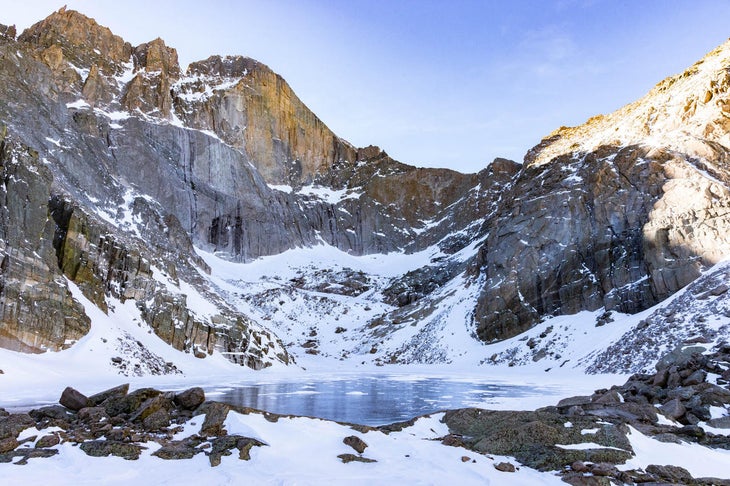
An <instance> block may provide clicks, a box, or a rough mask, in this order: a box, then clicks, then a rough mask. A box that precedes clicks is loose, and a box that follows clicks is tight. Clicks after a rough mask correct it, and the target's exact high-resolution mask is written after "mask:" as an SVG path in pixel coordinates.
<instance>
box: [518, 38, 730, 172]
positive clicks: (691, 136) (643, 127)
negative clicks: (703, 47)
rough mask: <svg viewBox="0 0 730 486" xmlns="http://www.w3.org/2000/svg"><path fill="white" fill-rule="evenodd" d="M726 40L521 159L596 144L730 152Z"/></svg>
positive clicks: (707, 154)
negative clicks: (682, 68)
mask: <svg viewBox="0 0 730 486" xmlns="http://www.w3.org/2000/svg"><path fill="white" fill-rule="evenodd" d="M728 119H730V40H728V41H727V42H725V43H723V44H722V45H720V46H719V47H717V48H716V49H714V50H713V51H711V52H710V53H708V54H707V55H706V56H705V57H704V58H702V59H701V60H699V61H698V62H696V63H695V64H694V65H693V66H691V67H690V68H688V69H687V70H685V71H684V72H683V73H681V74H677V75H674V76H670V77H668V78H666V79H665V80H663V81H661V82H660V83H658V84H657V85H656V86H655V87H654V88H653V89H652V90H651V91H649V93H647V94H646V95H645V96H644V97H643V98H641V99H639V100H637V101H635V102H633V103H630V104H628V105H626V106H624V107H623V108H621V109H619V110H617V111H615V112H613V113H611V114H609V115H598V116H595V117H592V118H591V119H589V120H588V121H587V122H586V123H585V124H583V125H580V126H578V127H561V128H559V129H557V130H555V131H554V132H553V133H551V134H550V135H548V136H547V137H546V138H545V139H543V141H542V142H541V143H540V144H539V145H537V146H536V147H535V148H533V149H532V150H530V151H529V152H528V154H527V155H526V156H525V162H526V163H528V164H536V165H539V164H543V163H546V162H548V161H550V160H551V159H553V158H555V157H558V156H559V155H562V154H567V153H572V152H591V151H594V150H596V149H597V148H598V147H600V146H601V145H606V146H627V145H633V144H639V145H646V146H653V147H661V148H665V149H670V150H676V151H680V152H683V153H687V154H691V155H693V156H695V157H699V158H703V159H707V160H713V159H716V158H717V157H718V154H717V150H716V149H717V145H716V144H719V145H722V146H723V147H730V135H729V133H730V130H729V129H730V122H728Z"/></svg>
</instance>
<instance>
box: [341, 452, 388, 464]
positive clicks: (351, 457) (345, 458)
mask: <svg viewBox="0 0 730 486" xmlns="http://www.w3.org/2000/svg"><path fill="white" fill-rule="evenodd" d="M337 457H338V458H340V460H341V461H342V462H343V463H344V464H347V463H348V462H378V461H376V460H375V459H368V458H367V457H362V456H356V455H355V454H339V455H338V456H337Z"/></svg>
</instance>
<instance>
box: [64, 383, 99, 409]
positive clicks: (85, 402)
mask: <svg viewBox="0 0 730 486" xmlns="http://www.w3.org/2000/svg"><path fill="white" fill-rule="evenodd" d="M58 403H60V404H61V405H63V406H64V407H66V408H68V409H69V410H73V411H74V412H78V411H79V410H81V409H82V408H86V407H91V406H93V405H94V404H93V402H92V401H91V400H89V397H87V396H86V395H84V394H83V393H81V392H80V391H78V390H76V389H74V388H71V387H70V386H67V387H66V389H65V390H63V393H61V398H60V399H59V400H58Z"/></svg>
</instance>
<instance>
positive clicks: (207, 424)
mask: <svg viewBox="0 0 730 486" xmlns="http://www.w3.org/2000/svg"><path fill="white" fill-rule="evenodd" d="M230 409H231V407H230V406H228V405H226V404H225V403H220V402H212V403H210V404H209V405H208V406H207V408H206V409H205V420H204V421H203V425H202V426H201V427H200V435H201V436H202V437H219V436H221V435H226V430H225V428H224V427H223V423H224V422H225V421H226V417H228V411H229V410H230Z"/></svg>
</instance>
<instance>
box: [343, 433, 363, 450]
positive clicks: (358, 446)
mask: <svg viewBox="0 0 730 486" xmlns="http://www.w3.org/2000/svg"><path fill="white" fill-rule="evenodd" d="M342 442H343V443H344V444H345V445H349V446H350V447H352V448H353V449H355V450H356V451H357V453H358V454H362V453H363V452H365V449H366V448H367V447H368V445H367V444H366V443H365V441H364V440H362V439H361V438H360V437H358V436H356V435H350V436H348V437H345V438H344V439H343V440H342Z"/></svg>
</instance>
